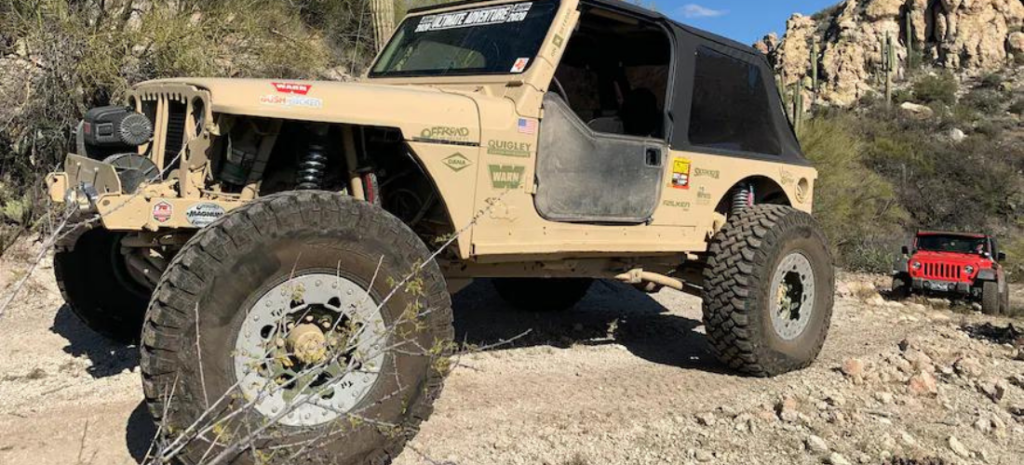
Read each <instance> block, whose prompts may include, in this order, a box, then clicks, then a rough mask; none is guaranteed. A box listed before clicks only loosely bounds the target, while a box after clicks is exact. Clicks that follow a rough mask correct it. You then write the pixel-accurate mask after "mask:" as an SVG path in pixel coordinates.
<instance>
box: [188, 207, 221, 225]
mask: <svg viewBox="0 0 1024 465" xmlns="http://www.w3.org/2000/svg"><path fill="white" fill-rule="evenodd" d="M224 213H225V211H224V207H222V206H220V205H217V204H215V203H197V204H195V205H193V206H191V207H189V209H188V210H186V211H185V218H188V224H191V225H192V226H195V227H197V228H201V227H203V226H206V225H208V224H210V223H213V222H214V221H216V220H217V219H218V218H220V217H222V216H224Z"/></svg>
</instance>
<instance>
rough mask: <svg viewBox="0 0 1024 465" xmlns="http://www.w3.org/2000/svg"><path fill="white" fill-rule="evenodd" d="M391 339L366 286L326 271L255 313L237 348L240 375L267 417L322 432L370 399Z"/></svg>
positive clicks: (270, 296) (268, 298)
mask: <svg viewBox="0 0 1024 465" xmlns="http://www.w3.org/2000/svg"><path fill="white" fill-rule="evenodd" d="M386 340H387V330H386V326H385V323H384V318H383V315H382V313H381V311H380V309H378V304H377V302H376V301H375V300H374V298H373V297H372V296H371V295H370V294H369V293H368V292H366V291H365V290H364V289H363V288H362V286H360V285H358V284H357V283H355V282H353V281H351V280H348V279H345V278H342V277H338V276H334V275H331V274H327V273H310V274H305V275H301V276H296V277H293V278H291V279H288V280H286V281H284V282H282V283H280V284H277V285H275V286H273V287H271V288H270V289H269V290H267V291H266V292H265V293H263V295H262V296H261V297H260V298H259V299H258V300H257V301H256V303H255V304H254V305H253V306H252V307H251V308H250V309H249V311H248V313H247V314H246V319H245V321H244V322H243V323H242V326H241V330H240V331H239V334H238V337H237V339H236V343H235V349H236V350H235V355H234V365H235V375H236V377H237V379H238V381H239V382H240V389H241V390H242V393H243V394H244V396H245V398H246V400H248V401H251V402H253V405H254V407H255V409H256V410H257V411H258V412H260V413H261V414H263V415H264V416H266V417H268V418H276V417H278V416H281V415H283V416H281V418H280V420H279V421H280V423H281V424H283V425H286V426H307V427H308V426H316V425H320V424H323V423H326V422H329V421H331V420H334V419H336V418H338V417H339V416H341V415H344V414H346V413H348V412H349V411H351V410H352V409H353V408H354V407H355V406H356V405H358V404H359V403H360V402H361V401H362V400H363V398H364V397H365V396H366V395H367V394H368V393H369V391H370V390H371V389H372V387H373V386H374V384H375V383H376V382H377V380H378V378H379V374H380V370H381V367H383V366H384V361H385V360H384V359H385V353H384V352H385V351H384V347H386V345H387V344H386Z"/></svg>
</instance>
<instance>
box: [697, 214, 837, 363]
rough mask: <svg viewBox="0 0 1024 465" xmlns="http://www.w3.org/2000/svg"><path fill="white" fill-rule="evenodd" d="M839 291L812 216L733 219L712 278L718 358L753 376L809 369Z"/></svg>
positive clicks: (707, 307)
mask: <svg viewBox="0 0 1024 465" xmlns="http://www.w3.org/2000/svg"><path fill="white" fill-rule="evenodd" d="M834 289H835V274H834V270H833V267H832V256H831V254H830V253H829V249H828V244H827V241H826V239H825V236H824V234H823V233H822V231H821V229H820V228H819V227H818V225H817V223H816V222H815V221H814V219H813V218H812V217H811V216H810V215H808V214H807V213H804V212H801V211H798V210H796V209H793V208H791V207H786V206H780V205H757V206H753V207H750V208H747V209H745V210H743V211H742V212H740V213H738V214H736V215H733V216H732V217H731V218H730V219H729V221H728V223H727V224H726V226H725V227H724V228H723V229H722V230H721V231H719V232H718V234H716V235H715V237H714V238H713V239H712V241H711V244H710V248H709V258H708V263H707V266H706V267H705V270H704V304H703V308H704V325H705V327H706V330H707V335H708V340H709V342H710V345H711V349H712V352H713V353H714V354H715V355H716V356H717V357H718V359H719V360H721V361H722V362H723V363H725V364H726V365H729V366H730V367H731V368H733V369H736V370H739V371H741V372H743V373H746V374H749V375H753V376H762V377H767V376H775V375H779V374H782V373H786V372H790V371H793V370H798V369H802V368H805V367H807V366H809V365H810V364H811V363H812V362H813V361H814V359H815V358H816V357H817V356H818V353H819V352H820V351H821V347H822V345H823V344H824V342H825V337H826V335H827V334H828V329H829V325H830V322H831V317H832V304H833V296H834V293H835V291H834Z"/></svg>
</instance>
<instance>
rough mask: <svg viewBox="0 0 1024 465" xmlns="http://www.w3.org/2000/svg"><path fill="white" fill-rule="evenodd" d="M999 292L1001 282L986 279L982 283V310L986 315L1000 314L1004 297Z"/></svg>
mask: <svg viewBox="0 0 1024 465" xmlns="http://www.w3.org/2000/svg"><path fill="white" fill-rule="evenodd" d="M1000 294H1001V293H1000V292H999V283H997V282H995V281H985V282H984V283H983V284H982V285H981V312H982V313H984V314H986V315H999V314H1000V313H1001V310H1002V306H1003V297H1002V295H1000Z"/></svg>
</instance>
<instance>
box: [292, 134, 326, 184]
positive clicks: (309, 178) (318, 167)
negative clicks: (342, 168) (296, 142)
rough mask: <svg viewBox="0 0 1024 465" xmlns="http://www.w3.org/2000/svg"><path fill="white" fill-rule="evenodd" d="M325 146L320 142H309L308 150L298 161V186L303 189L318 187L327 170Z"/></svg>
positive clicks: (322, 182) (322, 181)
mask: <svg viewBox="0 0 1024 465" xmlns="http://www.w3.org/2000/svg"><path fill="white" fill-rule="evenodd" d="M326 152H327V148H326V147H325V146H323V145H321V144H317V143H314V144H310V145H309V151H308V152H306V155H305V156H304V157H302V160H301V161H300V162H299V180H298V187H299V189H303V190H314V189H320V188H322V187H323V184H324V173H325V172H326V171H327V153H326Z"/></svg>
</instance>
